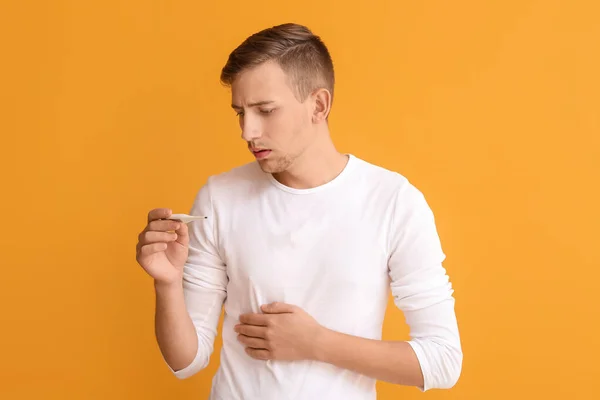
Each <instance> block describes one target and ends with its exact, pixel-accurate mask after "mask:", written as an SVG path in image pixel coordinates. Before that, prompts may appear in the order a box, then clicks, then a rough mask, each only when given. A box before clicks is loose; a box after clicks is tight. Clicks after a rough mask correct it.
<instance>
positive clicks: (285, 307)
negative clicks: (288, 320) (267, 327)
mask: <svg viewBox="0 0 600 400" xmlns="http://www.w3.org/2000/svg"><path fill="white" fill-rule="evenodd" d="M260 309H261V310H262V312H264V313H267V314H283V313H292V312H294V311H295V310H296V307H295V306H294V305H292V304H286V303H278V302H275V303H271V304H264V305H263V306H261V307H260Z"/></svg>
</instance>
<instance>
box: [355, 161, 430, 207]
mask: <svg viewBox="0 0 600 400" xmlns="http://www.w3.org/2000/svg"><path fill="white" fill-rule="evenodd" d="M356 165H357V168H356V170H357V171H358V174H357V176H358V177H359V180H360V181H362V182H363V183H364V184H365V185H368V186H369V187H370V188H371V191H376V192H379V193H385V194H386V195H388V196H389V197H388V198H389V199H390V200H391V201H392V203H393V204H394V206H395V207H396V208H397V209H398V211H400V210H405V211H408V210H412V209H421V210H422V209H423V208H425V209H427V208H428V207H429V206H428V204H427V201H426V200H425V195H424V194H423V192H422V191H421V190H420V189H419V188H417V186H416V185H415V184H414V182H413V181H411V180H410V179H409V178H408V177H407V176H405V175H404V174H402V173H401V172H399V171H394V170H392V169H389V168H386V167H383V166H381V165H377V164H374V163H372V162H369V161H366V160H363V159H360V158H356Z"/></svg>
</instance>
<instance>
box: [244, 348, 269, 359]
mask: <svg viewBox="0 0 600 400" xmlns="http://www.w3.org/2000/svg"><path fill="white" fill-rule="evenodd" d="M246 353H248V355H249V356H250V357H252V358H254V359H257V360H268V359H270V358H271V357H270V354H271V353H270V352H269V351H268V350H264V349H253V348H251V347H247V348H246Z"/></svg>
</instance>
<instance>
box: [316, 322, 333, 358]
mask: <svg viewBox="0 0 600 400" xmlns="http://www.w3.org/2000/svg"><path fill="white" fill-rule="evenodd" d="M333 336H335V332H334V331H332V330H330V329H327V328H325V327H323V326H321V327H320V328H319V330H318V331H317V334H316V335H315V341H314V343H313V344H314V345H313V358H314V360H316V361H320V362H328V361H327V360H328V359H329V355H328V354H329V350H330V349H331V346H332V343H333V342H334V340H335V338H333Z"/></svg>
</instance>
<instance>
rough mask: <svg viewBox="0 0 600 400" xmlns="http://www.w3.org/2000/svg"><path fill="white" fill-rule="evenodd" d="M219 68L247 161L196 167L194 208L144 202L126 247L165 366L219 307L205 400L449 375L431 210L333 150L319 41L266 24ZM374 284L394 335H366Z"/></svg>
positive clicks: (448, 338) (196, 357)
mask: <svg viewBox="0 0 600 400" xmlns="http://www.w3.org/2000/svg"><path fill="white" fill-rule="evenodd" d="M221 79H222V81H223V82H224V83H226V84H228V85H230V86H231V90H232V100H233V102H232V107H233V109H234V110H235V112H236V113H237V116H238V118H239V122H240V128H241V131H242V138H243V140H244V141H245V142H246V143H247V145H248V149H249V150H250V151H251V152H252V153H253V154H254V156H255V157H256V162H252V163H249V164H247V165H243V166H240V167H237V168H234V169H232V170H231V171H228V172H226V173H223V174H219V175H215V176H212V177H210V178H209V179H208V181H207V182H206V184H205V185H204V186H203V187H202V188H201V189H200V190H199V192H198V194H197V197H196V199H195V201H194V204H193V207H192V210H191V214H193V215H203V216H207V217H208V218H207V219H205V220H202V221H195V222H192V223H190V224H189V227H188V225H186V224H184V223H181V222H180V221H176V220H168V219H167V218H169V217H170V215H171V210H170V209H154V210H152V211H150V212H149V214H148V225H147V227H146V228H145V229H144V231H143V232H142V233H141V234H140V236H139V243H138V246H137V260H138V262H139V264H140V265H141V266H142V267H143V268H144V270H145V271H146V272H147V273H148V274H150V276H152V277H153V278H154V283H155V284H154V287H155V291H156V337H157V341H158V344H159V347H160V349H161V352H162V355H163V357H164V359H165V361H166V363H167V365H168V366H169V367H170V369H171V371H172V372H173V373H174V374H175V375H176V376H177V377H179V378H187V377H189V376H192V375H193V374H195V373H196V372H198V371H200V370H201V369H203V368H205V367H206V366H207V364H208V362H209V358H210V356H211V354H212V352H213V346H214V339H215V336H216V333H217V325H218V321H219V317H220V314H221V310H222V307H223V305H224V307H225V319H224V324H223V333H222V334H223V348H222V352H221V362H220V367H219V370H218V372H217V374H216V376H215V377H214V379H213V383H212V390H211V399H213V400H217V399H218V400H233V399H244V400H246V399H261V400H270V399H274V400H275V399H277V400H281V399H330V400H332V399H339V400H352V399H356V400H366V399H375V397H376V393H375V382H376V380H382V381H387V382H393V383H396V384H399V385H410V386H415V387H418V388H420V389H421V390H428V389H431V388H450V387H452V386H453V385H454V384H455V383H456V381H457V379H458V377H459V375H460V371H461V366H462V351H461V344H460V339H459V333H458V328H457V322H456V317H455V312H454V298H453V296H452V293H453V291H452V287H451V284H450V282H449V278H448V276H447V274H446V271H445V269H444V268H443V267H442V261H443V260H444V257H445V256H444V253H443V252H442V249H441V245H440V241H439V238H438V234H437V231H436V227H435V222H434V217H433V214H432V212H431V210H430V208H429V207H428V204H427V202H426V201H425V199H424V197H423V195H422V194H421V193H420V192H419V191H418V190H417V189H416V188H415V187H414V186H412V185H411V184H410V183H409V182H408V180H407V179H406V178H404V177H403V176H402V175H400V174H398V173H395V172H391V171H388V170H386V169H384V168H382V167H379V166H376V165H373V164H370V163H368V162H366V161H363V160H361V159H359V158H358V157H355V156H353V155H348V154H341V153H339V152H338V151H337V150H336V148H335V146H334V144H333V143H332V141H331V138H330V135H329V130H328V124H327V119H328V115H329V112H330V109H331V104H332V99H333V87H334V73H333V64H332V61H331V58H330V55H329V53H328V50H327V48H326V47H325V45H324V44H323V43H322V41H321V40H320V39H319V37H317V36H315V35H313V34H312V33H311V32H310V31H309V30H308V29H307V28H306V27H303V26H300V25H295V24H284V25H280V26H276V27H273V28H270V29H266V30H264V31H261V32H258V33H256V34H254V35H252V36H251V37H249V38H248V39H246V41H244V42H243V43H242V44H241V45H240V46H239V47H238V48H237V49H236V50H234V51H233V52H232V53H231V55H230V57H229V60H228V62H227V64H226V65H225V67H224V68H223V71H222V76H221ZM390 287H391V292H392V294H393V296H394V299H395V304H396V305H397V307H398V308H399V309H400V310H402V312H403V313H404V316H405V319H406V321H407V323H408V324H409V326H410V334H411V340H410V341H382V340H381V328H382V323H383V318H384V314H385V309H386V305H387V299H388V293H389V292H388V290H389V289H390Z"/></svg>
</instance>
